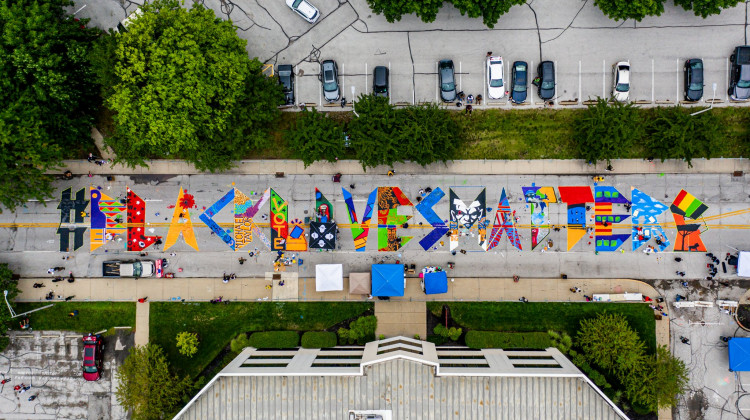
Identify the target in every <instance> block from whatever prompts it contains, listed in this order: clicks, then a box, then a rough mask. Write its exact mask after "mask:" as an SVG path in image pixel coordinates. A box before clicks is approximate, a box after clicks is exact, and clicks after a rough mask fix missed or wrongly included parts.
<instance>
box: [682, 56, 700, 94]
mask: <svg viewBox="0 0 750 420" xmlns="http://www.w3.org/2000/svg"><path fill="white" fill-rule="evenodd" d="M683 72H684V73H685V100H686V101H692V102H697V101H700V100H701V98H702V97H703V60H701V59H700V58H691V59H690V60H687V61H686V62H685V67H683Z"/></svg>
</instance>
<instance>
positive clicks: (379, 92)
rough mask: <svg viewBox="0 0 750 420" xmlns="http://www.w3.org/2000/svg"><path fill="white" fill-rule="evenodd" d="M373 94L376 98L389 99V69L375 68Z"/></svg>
mask: <svg viewBox="0 0 750 420" xmlns="http://www.w3.org/2000/svg"><path fill="white" fill-rule="evenodd" d="M372 92H373V93H374V94H375V96H382V97H384V98H387V97H388V68H387V67H383V66H377V67H375V70H373V72H372Z"/></svg>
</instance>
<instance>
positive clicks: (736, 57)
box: [729, 45, 750, 101]
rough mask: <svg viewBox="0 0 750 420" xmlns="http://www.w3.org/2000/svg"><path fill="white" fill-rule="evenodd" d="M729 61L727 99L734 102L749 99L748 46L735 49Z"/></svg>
mask: <svg viewBox="0 0 750 420" xmlns="http://www.w3.org/2000/svg"><path fill="white" fill-rule="evenodd" d="M729 61H731V62H732V69H731V70H730V71H729V97H730V98H732V99H734V100H736V101H744V100H746V99H750V45H743V46H741V47H737V48H735V49H734V54H732V56H731V57H729Z"/></svg>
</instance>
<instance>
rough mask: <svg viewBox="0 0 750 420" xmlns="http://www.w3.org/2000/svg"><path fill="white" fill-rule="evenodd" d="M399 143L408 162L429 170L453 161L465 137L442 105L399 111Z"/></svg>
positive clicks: (414, 107)
mask: <svg viewBox="0 0 750 420" xmlns="http://www.w3.org/2000/svg"><path fill="white" fill-rule="evenodd" d="M397 117H398V118H397V120H398V124H397V127H398V131H397V133H398V134H397V143H398V145H399V148H400V149H402V150H403V155H404V157H405V158H406V159H408V160H411V161H414V162H417V163H419V164H420V165H422V166H425V165H427V164H429V163H433V162H437V161H442V162H445V161H447V160H451V159H453V158H454V157H455V156H456V154H457V153H458V150H459V148H460V147H461V144H462V141H463V137H462V133H461V129H460V128H459V126H458V123H456V120H455V119H453V118H451V115H450V114H449V111H446V110H444V109H440V107H439V106H438V105H435V104H427V105H418V106H410V107H407V108H405V109H402V110H398V111H397Z"/></svg>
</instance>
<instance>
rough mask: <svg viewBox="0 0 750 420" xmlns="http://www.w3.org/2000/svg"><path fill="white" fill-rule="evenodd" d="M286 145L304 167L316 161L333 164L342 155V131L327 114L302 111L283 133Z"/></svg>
mask: <svg viewBox="0 0 750 420" xmlns="http://www.w3.org/2000/svg"><path fill="white" fill-rule="evenodd" d="M284 138H285V139H286V142H287V145H288V146H289V148H291V149H292V150H293V152H294V156H295V157H296V158H298V159H301V160H302V162H304V164H305V167H308V166H309V165H310V164H311V163H313V162H315V161H318V160H327V161H329V162H335V161H336V158H338V157H339V156H342V155H343V154H344V131H343V130H342V129H341V126H339V125H338V124H336V122H335V121H333V120H332V119H330V118H328V116H327V114H324V113H320V112H318V111H316V110H315V109H314V108H313V110H312V111H307V110H305V111H303V112H301V113H300V115H299V117H298V118H297V119H296V120H295V121H294V125H293V126H292V128H291V129H290V130H288V131H287V132H285V133H284Z"/></svg>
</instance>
